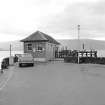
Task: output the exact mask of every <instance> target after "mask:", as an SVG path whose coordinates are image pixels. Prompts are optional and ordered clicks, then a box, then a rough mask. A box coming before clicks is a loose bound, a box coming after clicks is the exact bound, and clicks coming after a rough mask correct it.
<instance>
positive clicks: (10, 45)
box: [10, 44, 11, 57]
mask: <svg viewBox="0 0 105 105" xmlns="http://www.w3.org/2000/svg"><path fill="white" fill-rule="evenodd" d="M10 57H11V44H10Z"/></svg>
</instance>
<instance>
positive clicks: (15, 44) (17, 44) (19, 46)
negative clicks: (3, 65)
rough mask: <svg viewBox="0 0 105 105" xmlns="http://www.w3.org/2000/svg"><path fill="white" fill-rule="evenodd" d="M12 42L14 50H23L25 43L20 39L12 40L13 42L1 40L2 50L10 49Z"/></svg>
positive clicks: (0, 47) (0, 48) (0, 46)
mask: <svg viewBox="0 0 105 105" xmlns="http://www.w3.org/2000/svg"><path fill="white" fill-rule="evenodd" d="M10 44H11V45H12V50H14V51H21V50H23V43H21V42H19V41H12V42H0V51H4V50H9V49H10Z"/></svg>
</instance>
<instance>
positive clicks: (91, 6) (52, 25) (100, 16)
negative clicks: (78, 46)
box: [41, 1, 105, 38]
mask: <svg viewBox="0 0 105 105" xmlns="http://www.w3.org/2000/svg"><path fill="white" fill-rule="evenodd" d="M104 4H105V2H103V1H95V2H76V3H73V4H68V5H67V7H66V8H65V9H64V11H62V12H61V13H59V14H57V15H55V16H53V17H51V18H49V19H48V20H47V23H46V21H45V23H44V24H45V26H44V27H41V28H42V29H43V30H46V31H48V30H49V29H50V32H52V33H59V34H60V33H64V34H65V35H67V34H69V35H70V36H69V37H71V38H73V37H76V35H77V25H78V24H80V25H81V37H82V38H88V37H90V38H95V37H101V38H102V37H104V34H105V25H104V23H105V12H104V11H105V6H104ZM62 37H63V36H62Z"/></svg>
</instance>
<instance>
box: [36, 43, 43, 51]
mask: <svg viewBox="0 0 105 105" xmlns="http://www.w3.org/2000/svg"><path fill="white" fill-rule="evenodd" d="M43 50H44V48H43V47H42V44H38V45H37V51H39V52H42V51H43Z"/></svg>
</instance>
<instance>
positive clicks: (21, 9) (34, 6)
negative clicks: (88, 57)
mask: <svg viewBox="0 0 105 105" xmlns="http://www.w3.org/2000/svg"><path fill="white" fill-rule="evenodd" d="M78 24H79V25H80V38H81V39H82V38H83V39H86V38H88V39H96V40H105V1H104V0H0V42H2V41H14V40H21V39H23V38H25V37H27V36H29V35H30V34H31V33H33V32H35V31H37V30H39V31H41V32H44V33H46V34H48V35H50V36H52V37H53V38H55V39H74V38H78V30H77V25H78Z"/></svg>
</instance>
